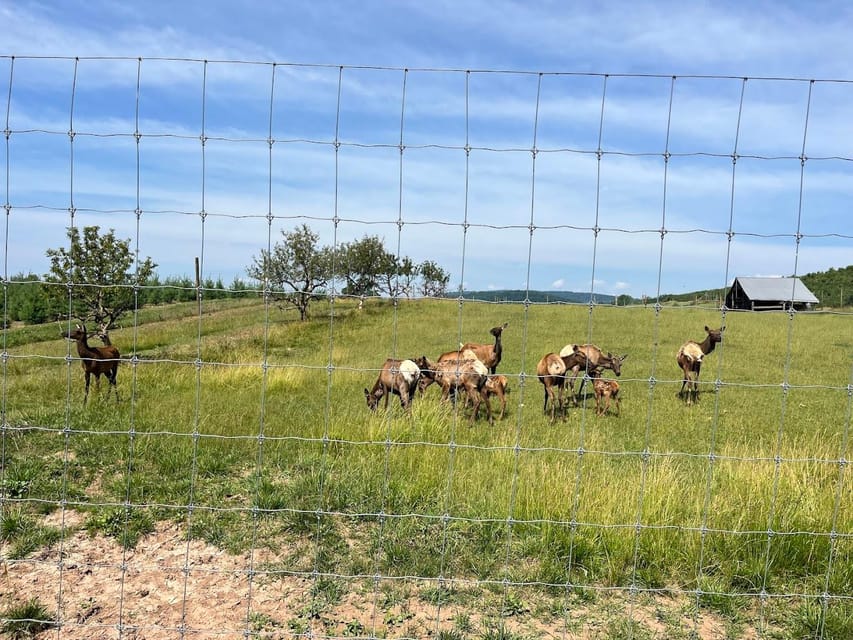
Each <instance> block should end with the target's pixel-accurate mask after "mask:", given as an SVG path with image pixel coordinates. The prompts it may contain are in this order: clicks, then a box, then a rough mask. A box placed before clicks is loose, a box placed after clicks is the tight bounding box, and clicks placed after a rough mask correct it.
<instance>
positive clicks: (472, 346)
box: [419, 322, 509, 392]
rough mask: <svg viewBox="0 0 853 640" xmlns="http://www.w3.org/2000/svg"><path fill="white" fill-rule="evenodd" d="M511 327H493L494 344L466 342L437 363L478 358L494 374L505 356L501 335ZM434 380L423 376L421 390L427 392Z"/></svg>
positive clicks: (443, 356) (446, 353) (447, 353)
mask: <svg viewBox="0 0 853 640" xmlns="http://www.w3.org/2000/svg"><path fill="white" fill-rule="evenodd" d="M507 326H509V323H508V322H504V323H503V324H502V325H501V326H499V327H493V328H492V329H491V330H490V331H489V333H491V334H492V335H493V336H494V337H495V343H494V344H478V343H474V342H466V343H465V344H461V345H459V348H458V349H456V350H455V351H445V352H444V353H442V354H441V355H440V356H438V360H436V362H445V361H448V360H460V359H461V360H465V359H470V358H476V359H477V360H479V361H480V362H482V363H483V364H484V365H486V369H487V370H488V373H490V374H494V373H495V371H496V370H497V368H498V365H499V364H500V361H501V357H502V356H503V344H502V343H501V334H502V333H503V330H504V329H506V328H507ZM433 382H434V380H433V379H432V378H429V377H426V376H423V377H422V378H421V382H420V385H419V389H420V390H421V391H422V392H423V391H426V389H427V387H429V386H430V385H431V384H432V383H433Z"/></svg>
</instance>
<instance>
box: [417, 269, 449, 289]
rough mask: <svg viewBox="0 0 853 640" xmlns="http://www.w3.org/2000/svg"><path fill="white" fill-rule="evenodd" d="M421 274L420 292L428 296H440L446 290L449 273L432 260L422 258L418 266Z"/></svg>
mask: <svg viewBox="0 0 853 640" xmlns="http://www.w3.org/2000/svg"><path fill="white" fill-rule="evenodd" d="M418 269H419V271H420V275H421V293H422V294H423V295H425V296H429V297H440V296H443V295H444V294H445V293H446V292H447V283H448V282H450V274H449V273H447V272H446V271H445V270H444V269H442V268H441V267H440V266H438V264H436V263H435V262H433V261H432V260H424V261H423V262H422V263H421V264H420V266H419V267H418Z"/></svg>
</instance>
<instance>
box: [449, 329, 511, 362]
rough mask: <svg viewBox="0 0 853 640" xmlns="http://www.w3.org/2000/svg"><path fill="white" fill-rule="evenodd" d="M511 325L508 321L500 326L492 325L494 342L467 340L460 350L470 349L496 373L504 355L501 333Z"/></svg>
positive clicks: (490, 331) (491, 331)
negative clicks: (479, 342)
mask: <svg viewBox="0 0 853 640" xmlns="http://www.w3.org/2000/svg"><path fill="white" fill-rule="evenodd" d="M507 326H509V323H508V322H504V323H503V324H502V325H501V326H499V327H492V329H491V330H489V333H491V334H492V335H493V336H494V337H495V343H494V344H477V343H475V342H466V343H465V344H463V345H462V346H461V347H460V348H459V351H460V352H462V351H465V350H466V349H470V350H471V351H473V352H474V354H475V355H476V356H477V360H479V361H480V362H482V363H483V364H484V365H486V367H488V369H489V373H491V374H494V373H495V371H497V368H498V365H499V364H500V362H501V356H502V355H503V345H502V344H501V334H502V333H503V330H504V329H506V328H507Z"/></svg>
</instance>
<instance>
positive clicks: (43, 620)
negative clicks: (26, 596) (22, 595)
mask: <svg viewBox="0 0 853 640" xmlns="http://www.w3.org/2000/svg"><path fill="white" fill-rule="evenodd" d="M0 618H2V620H3V622H2V624H0V633H2V634H4V635H5V636H6V637H8V638H10V640H30V639H31V638H35V637H36V636H38V635H39V634H40V633H41V632H42V631H45V630H46V629H50V628H51V627H52V626H54V621H53V619H52V618H51V617H50V614H49V613H48V611H47V607H45V606H44V605H43V604H42V603H41V602H39V601H38V600H36V599H35V598H33V599H31V600H27V601H26V602H20V603H17V604H13V605H10V606H9V607H7V608H6V609H4V610H3V611H2V612H0Z"/></svg>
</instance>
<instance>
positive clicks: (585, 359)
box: [560, 344, 628, 406]
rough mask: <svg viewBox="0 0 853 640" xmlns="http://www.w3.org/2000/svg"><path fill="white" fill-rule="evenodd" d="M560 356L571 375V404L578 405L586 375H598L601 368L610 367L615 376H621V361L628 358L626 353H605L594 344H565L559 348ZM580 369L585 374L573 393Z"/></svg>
mask: <svg viewBox="0 0 853 640" xmlns="http://www.w3.org/2000/svg"><path fill="white" fill-rule="evenodd" d="M560 357H561V358H563V361H564V362H565V364H566V372H567V373H568V371H571V372H572V376H571V378H569V393H570V395H571V397H572V404H574V405H575V406H578V395H580V393H581V391H582V390H583V385H584V382H585V381H586V376H589V377H594V376H596V375H599V374H600V373H601V371H602V369H610V370H611V371H613V373H614V375H616V377H619V376H621V375H622V363H623V362H624V361H625V360H626V359H627V358H628V354H624V355H621V356H614V355H613V354H612V353H610V352H609V351H608V352H607V353H606V354H605V353H604V352H603V351H602V350H601V349H599V348H598V347H597V346H595V345H594V344H567V345H566V346H565V347H563V348H562V349H561V350H560ZM581 371H584V373H585V374H586V376H584V377H583V378H581V383H580V386H579V387H578V392H577V394H575V380H576V379H577V377H578V375H580V372H581Z"/></svg>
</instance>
